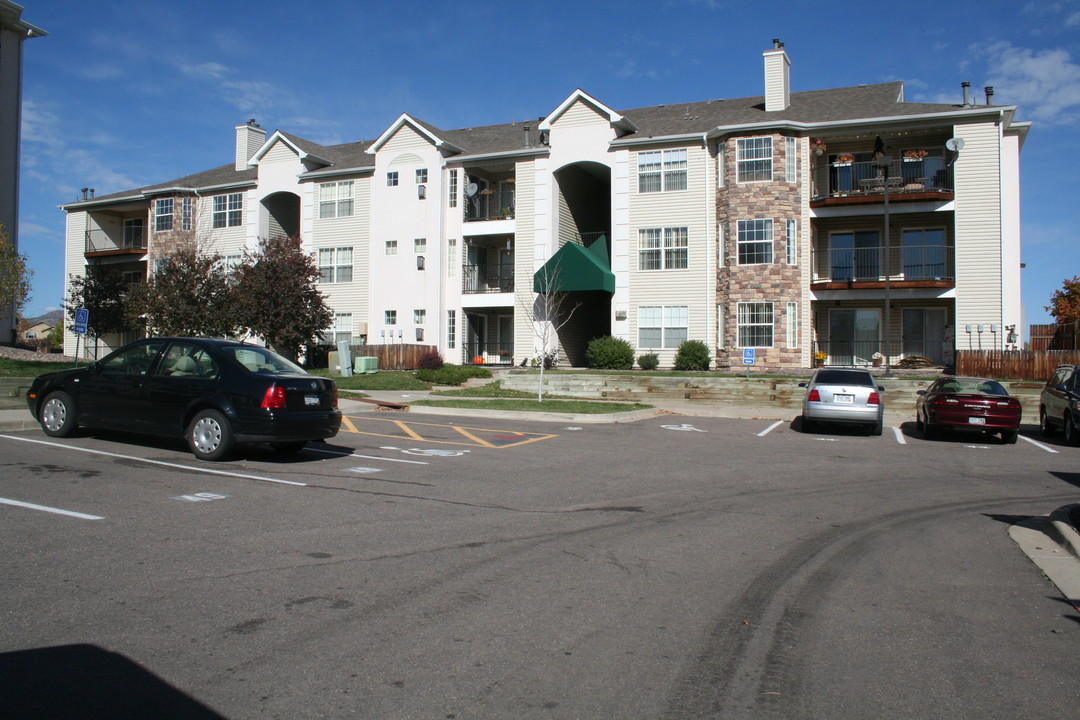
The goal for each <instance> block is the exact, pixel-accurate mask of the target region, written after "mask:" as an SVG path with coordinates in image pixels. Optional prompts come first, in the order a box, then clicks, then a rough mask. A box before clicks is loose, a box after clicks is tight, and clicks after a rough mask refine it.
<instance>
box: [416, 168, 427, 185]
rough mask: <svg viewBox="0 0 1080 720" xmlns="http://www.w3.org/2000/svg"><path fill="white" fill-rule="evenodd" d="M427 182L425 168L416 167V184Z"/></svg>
mask: <svg viewBox="0 0 1080 720" xmlns="http://www.w3.org/2000/svg"><path fill="white" fill-rule="evenodd" d="M426 182H427V168H417V170H416V184H417V185H422V184H423V183H426Z"/></svg>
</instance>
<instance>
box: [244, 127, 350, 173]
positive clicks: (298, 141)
mask: <svg viewBox="0 0 1080 720" xmlns="http://www.w3.org/2000/svg"><path fill="white" fill-rule="evenodd" d="M277 142H283V143H285V144H286V145H288V146H289V148H291V149H292V150H293V152H295V153H296V155H297V157H299V158H300V159H301V160H304V161H307V162H313V163H315V164H317V165H322V166H326V165H330V164H331V163H330V161H329V160H327V159H326V158H324V157H322V156H321V155H319V154H318V151H320V150H323V149H324V148H323V147H322V146H321V145H316V144H315V143H313V142H309V141H307V140H304V139H303V138H299V137H297V136H295V135H290V134H289V133H286V132H282V131H281V130H275V131H274V134H273V135H271V136H270V137H269V138H267V140H266V142H264V143H263V146H262V147H261V148H259V151H258V152H256V153H255V154H254V155H252V156H251V161H250V162H251V164H252V165H258V164H259V161H260V160H262V159H263V157H265V156H266V153H268V152H270V148H272V147H273V146H274V143H277Z"/></svg>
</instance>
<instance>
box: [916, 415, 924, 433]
mask: <svg viewBox="0 0 1080 720" xmlns="http://www.w3.org/2000/svg"><path fill="white" fill-rule="evenodd" d="M915 429H916V430H918V431H919V432H922V431H923V421H922V415H920V414H919V413H915Z"/></svg>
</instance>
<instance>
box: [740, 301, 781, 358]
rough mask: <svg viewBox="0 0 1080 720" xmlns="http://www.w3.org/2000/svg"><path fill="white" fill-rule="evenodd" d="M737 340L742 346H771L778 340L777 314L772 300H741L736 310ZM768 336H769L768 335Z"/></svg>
mask: <svg viewBox="0 0 1080 720" xmlns="http://www.w3.org/2000/svg"><path fill="white" fill-rule="evenodd" d="M736 323H737V324H738V325H737V326H738V332H737V334H736V340H737V342H738V346H739V347H742V348H771V347H773V346H774V343H775V342H776V327H775V314H774V308H773V303H771V302H741V303H739V304H738V309H737V311H736ZM766 336H767V337H766Z"/></svg>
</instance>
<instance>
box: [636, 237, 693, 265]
mask: <svg viewBox="0 0 1080 720" xmlns="http://www.w3.org/2000/svg"><path fill="white" fill-rule="evenodd" d="M687 245H688V232H687V229H686V228H684V227H681V228H680V227H673V228H644V229H641V230H638V269H639V270H678V269H686V267H687Z"/></svg>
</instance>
